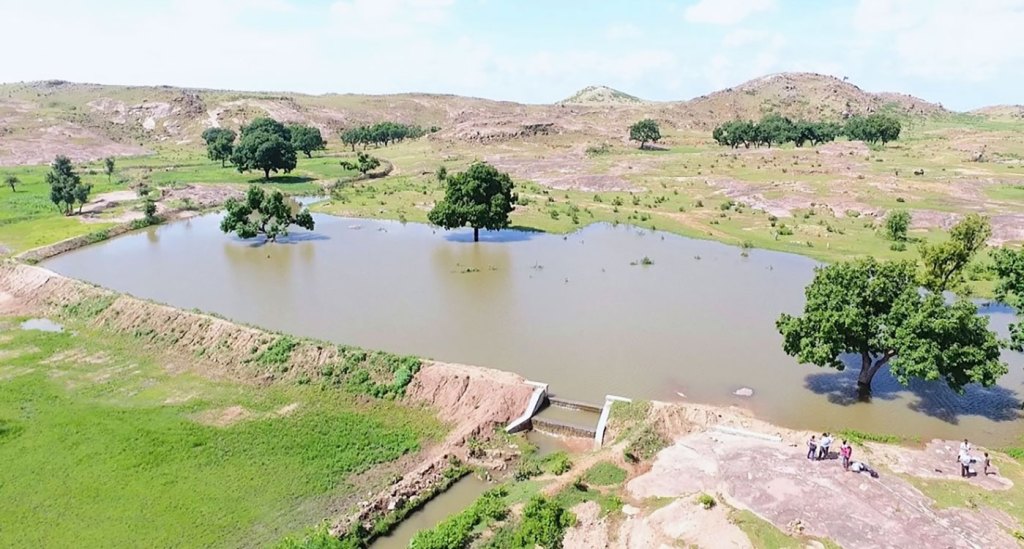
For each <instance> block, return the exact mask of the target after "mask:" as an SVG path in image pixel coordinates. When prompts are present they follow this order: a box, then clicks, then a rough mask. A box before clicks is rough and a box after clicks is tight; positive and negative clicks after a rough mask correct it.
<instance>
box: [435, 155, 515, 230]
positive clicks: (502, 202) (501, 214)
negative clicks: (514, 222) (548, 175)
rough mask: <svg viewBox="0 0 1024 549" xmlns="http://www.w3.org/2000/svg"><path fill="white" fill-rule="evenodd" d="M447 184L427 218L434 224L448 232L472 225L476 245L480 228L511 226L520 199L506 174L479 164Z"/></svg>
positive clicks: (459, 174)
mask: <svg viewBox="0 0 1024 549" xmlns="http://www.w3.org/2000/svg"><path fill="white" fill-rule="evenodd" d="M445 185H446V187H445V193H444V198H443V199H441V200H440V201H439V202H438V203H437V204H436V205H435V206H434V209H432V210H431V211H430V213H429V214H428V215H427V218H428V219H429V220H430V222H431V223H433V224H434V225H438V226H440V227H444V228H445V229H455V228H458V227H463V226H465V225H469V226H470V227H473V241H474V242H476V241H479V240H480V229H488V230H491V231H496V230H500V229H504V228H507V227H508V225H509V217H508V216H509V214H510V213H512V210H513V209H514V208H515V206H514V204H515V202H516V200H517V199H518V197H517V196H516V194H515V193H514V192H513V184H512V178H511V177H509V176H508V174H507V173H504V172H499V171H498V170H497V169H495V168H494V167H493V166H491V165H490V164H487V163H485V162H477V163H475V164H473V165H472V166H470V167H469V169H468V170H466V171H464V172H460V173H457V174H454V175H447V176H446V177H445Z"/></svg>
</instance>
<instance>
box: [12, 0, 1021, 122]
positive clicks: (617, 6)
mask: <svg viewBox="0 0 1024 549" xmlns="http://www.w3.org/2000/svg"><path fill="white" fill-rule="evenodd" d="M0 25H2V27H3V31H2V32H0V82H17V81H28V80H43V79H63V80H71V81H76V82H97V83H102V84H138V85H142V84H146V85H150V84H154V85H155V84H167V85H174V86H186V87H202V88H223V89H239V90H261V91H296V92H305V93H329V92H330V93H401V92H433V93H453V94H458V95H468V96H477V97H486V98H491V99H502V100H510V101H519V102H525V103H549V102H554V101H558V100H560V99H563V98H565V97H568V96H570V95H572V94H573V93H574V92H575V91H576V90H578V89H580V88H582V87H584V86H587V85H592V84H603V85H608V86H611V87H613V88H616V89H619V90H622V91H625V92H627V93H631V94H633V95H637V96H639V97H642V98H644V99H650V100H661V101H667V100H683V99H690V98H693V97H696V96H699V95H703V94H706V93H709V92H712V91H715V90H718V89H721V88H725V87H729V86H732V85H736V84H739V83H741V82H744V81H746V80H749V79H751V78H756V77H758V76H763V75H765V74H770V73H776V72H787V71H809V72H821V73H826V74H831V75H834V76H838V77H840V78H842V77H848V78H849V80H850V82H852V83H855V84H857V85H859V86H860V87H862V88H864V89H866V90H868V91H876V92H877V91H895V92H903V93H910V94H913V95H917V96H919V97H921V98H924V99H927V100H929V101H935V102H939V103H942V104H943V105H944V106H946V107H948V108H952V109H957V110H968V109H972V108H976V107H981V106H985V105H994V104H1006V103H1010V104H1017V103H1024V91H1022V90H1024V86H1022V85H1024V0H830V1H827V2H825V1H812V0H644V1H636V0H634V1H625V0H623V1H619V0H64V1H59V0H0Z"/></svg>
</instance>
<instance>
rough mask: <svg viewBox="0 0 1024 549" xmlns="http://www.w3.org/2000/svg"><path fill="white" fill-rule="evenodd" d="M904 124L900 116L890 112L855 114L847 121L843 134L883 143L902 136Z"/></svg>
mask: <svg viewBox="0 0 1024 549" xmlns="http://www.w3.org/2000/svg"><path fill="white" fill-rule="evenodd" d="M902 129H903V125H902V124H900V121H899V119H898V118H896V117H894V116H891V115H888V114H872V115H868V116H853V117H851V118H850V119H848V120H847V121H846V125H845V126H844V127H843V134H844V135H846V137H848V138H850V139H854V140H857V141H864V142H866V143H878V142H879V141H881V142H882V144H883V145H885V144H886V143H888V142H890V141H896V140H897V139H899V138H900V131H901V130H902Z"/></svg>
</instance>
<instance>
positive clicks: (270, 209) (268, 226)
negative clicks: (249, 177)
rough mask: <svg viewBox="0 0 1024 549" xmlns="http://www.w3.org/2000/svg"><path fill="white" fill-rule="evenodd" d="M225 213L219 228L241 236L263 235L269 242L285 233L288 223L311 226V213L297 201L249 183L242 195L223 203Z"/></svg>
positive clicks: (304, 226)
mask: <svg viewBox="0 0 1024 549" xmlns="http://www.w3.org/2000/svg"><path fill="white" fill-rule="evenodd" d="M224 207H225V209H226V210H227V214H226V215H225V216H224V219H223V220H221V222H220V230H221V231H224V232H225V233H235V234H237V235H238V236H239V237H240V238H255V237H256V236H259V235H264V236H266V237H267V240H269V241H271V242H275V241H277V237H279V236H287V235H288V227H289V226H291V225H298V226H299V227H302V228H304V229H309V230H313V216H312V215H311V214H310V213H309V210H308V209H304V208H302V207H301V206H300V205H299V203H298V202H296V201H294V200H292V199H291V198H286V197H285V196H284V194H282V193H281V191H278V190H273V191H270V192H269V193H268V192H266V191H264V190H263V189H262V188H261V187H258V186H256V185H252V186H250V187H249V191H248V192H247V193H246V194H245V199H243V200H239V199H237V198H229V199H228V201H227V202H225V204H224Z"/></svg>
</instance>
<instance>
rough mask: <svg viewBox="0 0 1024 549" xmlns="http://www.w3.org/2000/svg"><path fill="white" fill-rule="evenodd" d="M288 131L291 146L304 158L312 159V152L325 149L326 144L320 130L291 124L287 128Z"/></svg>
mask: <svg viewBox="0 0 1024 549" xmlns="http://www.w3.org/2000/svg"><path fill="white" fill-rule="evenodd" d="M288 131H289V132H291V134H292V146H293V147H295V150H296V151H302V153H303V154H305V155H306V158H313V151H322V150H324V149H326V148H327V142H326V141H324V137H323V135H321V134H320V128H315V127H313V126H306V125H303V124H292V125H291V126H288Z"/></svg>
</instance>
